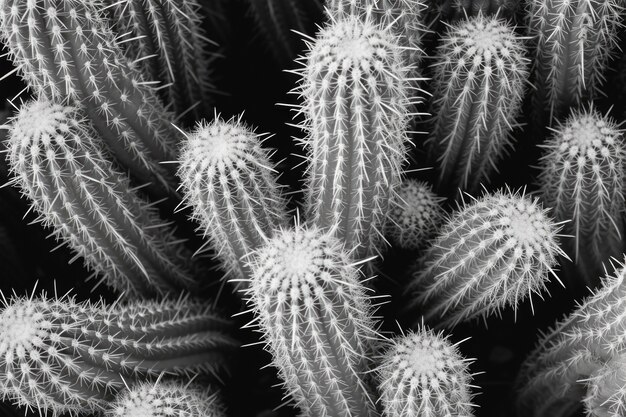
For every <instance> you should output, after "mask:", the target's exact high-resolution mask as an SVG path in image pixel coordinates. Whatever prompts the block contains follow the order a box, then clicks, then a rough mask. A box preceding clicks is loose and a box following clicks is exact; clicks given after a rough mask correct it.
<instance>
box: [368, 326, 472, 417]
mask: <svg viewBox="0 0 626 417" xmlns="http://www.w3.org/2000/svg"><path fill="white" fill-rule="evenodd" d="M471 362H472V361H471V360H467V359H465V358H463V357H462V356H461V354H460V353H459V350H458V347H457V345H456V344H452V343H450V342H449V341H448V338H447V337H444V336H443V335H442V333H435V332H433V331H432V330H430V329H427V328H426V327H424V326H421V327H420V328H418V330H417V331H416V332H410V333H408V334H406V335H403V336H401V337H396V338H394V339H392V340H391V343H390V346H388V347H387V349H386V351H385V353H384V354H383V356H382V358H381V364H380V366H379V367H378V369H377V377H378V381H379V391H380V393H381V402H382V404H383V409H384V412H385V417H431V416H455V417H471V416H473V415H474V413H473V411H472V407H473V405H472V394H471V393H470V391H469V388H470V387H471V386H472V385H471V379H472V376H471V375H470V373H469V369H468V367H469V365H470V364H471Z"/></svg>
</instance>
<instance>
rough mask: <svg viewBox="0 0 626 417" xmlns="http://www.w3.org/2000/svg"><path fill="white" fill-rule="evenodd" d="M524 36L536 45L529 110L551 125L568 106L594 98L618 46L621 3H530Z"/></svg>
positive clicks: (540, 0)
mask: <svg viewBox="0 0 626 417" xmlns="http://www.w3.org/2000/svg"><path fill="white" fill-rule="evenodd" d="M528 3H529V4H528V7H527V21H528V28H529V35H530V36H531V37H532V39H533V40H534V41H535V42H536V47H535V58H534V60H533V63H534V74H535V86H536V94H535V99H536V100H537V103H536V106H535V107H534V108H535V110H538V109H544V108H546V109H547V110H548V112H549V120H545V122H546V123H548V124H552V122H554V121H555V119H556V118H558V117H559V116H561V115H563V114H565V113H566V112H567V109H568V108H569V107H576V106H578V105H579V104H580V103H581V101H582V100H583V99H585V98H594V97H595V96H597V95H598V93H599V87H600V85H601V83H602V82H603V81H604V72H605V69H606V67H607V64H608V60H609V57H610V56H611V54H612V53H613V52H614V51H616V50H617V48H618V29H619V28H620V27H621V26H622V18H621V16H620V14H621V13H622V11H623V5H622V3H621V2H620V1H616V0H531V1H529V2H528Z"/></svg>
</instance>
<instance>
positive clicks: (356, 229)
mask: <svg viewBox="0 0 626 417" xmlns="http://www.w3.org/2000/svg"><path fill="white" fill-rule="evenodd" d="M401 51H402V47H401V46H400V45H399V44H398V37H397V36H395V35H393V34H392V32H390V31H389V30H387V29H384V28H383V27H381V26H379V25H376V24H374V23H373V22H372V21H371V19H369V18H366V19H363V20H361V19H359V18H358V17H355V16H350V17H347V18H342V19H339V20H337V21H333V22H331V23H330V24H329V25H328V26H326V27H324V28H323V29H322V30H321V31H320V32H319V34H318V37H317V39H316V40H315V41H314V42H313V43H312V44H311V45H310V46H309V52H308V54H307V56H306V57H305V67H304V68H303V69H302V74H301V75H302V79H301V82H300V86H299V90H298V91H299V93H300V95H301V97H302V98H303V100H304V103H303V105H302V108H301V112H302V113H303V114H304V116H305V119H306V120H305V121H304V124H303V127H304V129H305V130H306V132H307V134H308V135H307V137H306V138H305V139H304V140H303V144H304V146H305V148H306V150H307V152H308V161H309V165H308V167H307V169H308V178H307V181H306V213H307V219H308V220H309V221H311V222H312V223H313V224H315V225H317V226H319V227H321V228H322V229H325V230H329V231H332V233H334V234H335V236H337V237H339V238H340V239H341V240H342V241H343V242H344V243H345V245H346V248H348V249H349V250H355V254H356V257H357V258H359V257H365V256H368V255H371V254H372V253H373V252H375V251H377V250H378V244H379V241H380V236H381V234H382V228H383V226H384V224H385V220H386V212H387V209H388V205H389V200H390V198H391V197H392V196H393V195H394V194H395V188H396V187H397V186H398V184H399V182H400V177H401V167H402V164H403V162H404V161H405V159H406V150H405V147H406V142H407V136H406V125H407V121H408V117H409V113H408V108H409V100H408V99H407V84H406V80H405V77H406V75H407V71H408V68H407V67H406V65H405V64H403V60H402V57H401Z"/></svg>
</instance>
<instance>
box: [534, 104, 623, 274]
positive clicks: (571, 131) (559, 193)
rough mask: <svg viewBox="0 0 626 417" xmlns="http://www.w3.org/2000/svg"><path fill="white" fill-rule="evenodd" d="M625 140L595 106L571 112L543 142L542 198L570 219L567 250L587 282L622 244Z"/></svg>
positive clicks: (618, 252) (559, 215)
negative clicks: (586, 109)
mask: <svg viewBox="0 0 626 417" xmlns="http://www.w3.org/2000/svg"><path fill="white" fill-rule="evenodd" d="M625 146H626V145H625V144H624V140H623V137H622V131H621V130H620V129H619V128H618V126H617V124H616V123H615V122H614V121H613V120H612V119H611V118H609V117H608V116H603V115H601V114H599V113H598V112H597V111H595V110H593V109H591V110H589V111H576V112H574V113H573V114H572V115H570V117H569V118H568V119H567V120H566V121H565V122H564V123H560V124H559V125H558V126H557V127H556V128H555V129H554V130H553V136H552V137H551V138H550V139H548V141H547V142H546V143H545V144H544V145H543V146H542V147H543V148H544V149H545V150H544V155H543V156H542V158H541V166H540V175H539V185H540V187H541V199H542V201H543V203H544V204H545V205H546V206H547V207H550V208H551V209H552V210H553V211H552V213H553V215H554V217H555V218H556V220H557V221H568V222H567V223H566V224H565V226H564V227H565V229H564V230H565V232H566V233H567V234H569V235H572V236H573V237H574V239H571V240H570V241H568V245H567V246H566V249H567V250H566V252H567V253H568V254H569V255H570V256H572V257H573V258H574V259H575V260H576V263H577V267H578V271H579V273H578V274H577V275H580V277H582V278H583V279H584V280H585V283H586V284H587V285H590V286H593V285H595V284H596V283H597V278H598V277H599V276H600V275H601V273H602V269H603V268H602V263H603V262H607V261H608V260H609V259H610V258H611V257H615V256H620V255H621V254H622V252H623V250H624V243H623V240H622V234H623V232H624V214H625V211H626V206H625V204H626V202H625V198H624V192H625V191H626V188H625V184H624V182H625V181H624V177H625V175H626V173H625V169H626V148H625ZM570 220H571V221H570Z"/></svg>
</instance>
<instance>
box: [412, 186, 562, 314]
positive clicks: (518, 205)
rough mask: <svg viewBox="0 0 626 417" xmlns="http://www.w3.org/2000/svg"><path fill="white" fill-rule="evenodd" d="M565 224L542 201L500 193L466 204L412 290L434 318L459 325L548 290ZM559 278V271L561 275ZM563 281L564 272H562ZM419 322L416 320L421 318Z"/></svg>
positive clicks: (428, 255) (426, 255) (440, 235)
mask: <svg viewBox="0 0 626 417" xmlns="http://www.w3.org/2000/svg"><path fill="white" fill-rule="evenodd" d="M558 231H559V227H558V226H557V224H555V223H554V222H553V221H552V219H550V218H549V217H548V216H547V212H546V210H544V209H542V208H541V206H540V204H539V203H538V201H537V200H536V199H535V200H531V199H529V198H527V197H525V196H524V195H519V194H517V193H511V192H509V191H506V192H497V193H495V194H492V195H489V194H488V195H485V196H483V197H482V198H480V199H478V200H475V201H473V202H471V203H470V204H467V205H465V206H464V207H462V208H461V209H460V210H459V211H458V212H456V213H454V214H453V215H451V216H450V218H449V219H448V221H447V223H446V224H445V225H444V226H442V227H441V229H440V230H439V233H438V235H437V237H436V238H435V239H434V241H433V242H432V245H431V246H430V247H429V248H428V249H427V250H426V252H425V253H424V256H423V257H422V258H421V260H420V264H421V265H423V268H420V269H419V270H418V271H417V272H416V273H415V274H414V275H413V279H412V281H411V282H410V284H409V286H408V289H407V291H408V292H410V293H411V294H412V295H413V296H412V300H411V302H410V306H411V308H415V307H418V306H419V308H420V309H421V310H422V312H423V314H424V316H425V319H426V321H427V322H432V323H433V324H434V325H444V326H454V325H456V324H458V323H459V322H461V321H465V320H470V319H474V318H478V317H486V316H488V315H489V314H491V313H493V312H496V311H499V310H500V309H502V308H504V307H505V306H513V308H515V309H517V305H518V304H519V302H520V301H521V300H523V299H524V298H526V297H530V296H531V295H532V294H533V293H540V292H541V291H543V290H545V286H546V281H547V280H548V278H549V277H548V275H549V274H553V275H554V271H553V268H554V267H555V265H556V263H557V256H558V255H560V254H561V255H563V256H566V255H565V254H564V253H563V251H562V250H561V249H560V247H559V245H558V240H557V233H558ZM555 277H556V275H555ZM557 279H558V278H557ZM416 321H417V320H416Z"/></svg>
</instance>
